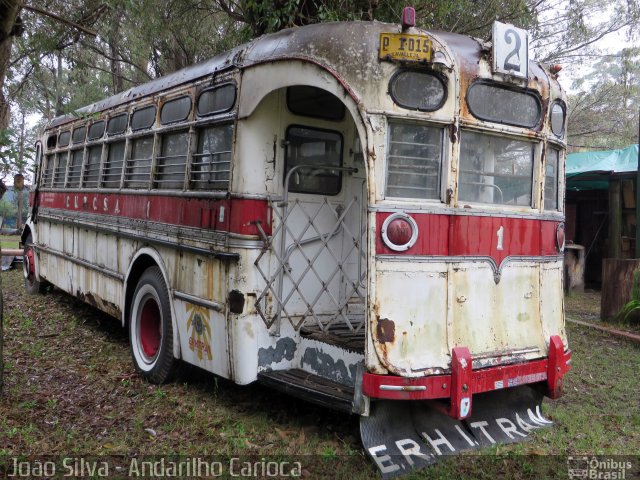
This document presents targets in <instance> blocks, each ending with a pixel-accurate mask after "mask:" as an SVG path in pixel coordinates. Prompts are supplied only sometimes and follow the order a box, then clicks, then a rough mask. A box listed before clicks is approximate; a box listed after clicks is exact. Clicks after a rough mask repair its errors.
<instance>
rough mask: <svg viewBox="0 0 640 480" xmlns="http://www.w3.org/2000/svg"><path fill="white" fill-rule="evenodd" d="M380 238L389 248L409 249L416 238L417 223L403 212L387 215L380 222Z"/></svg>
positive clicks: (399, 250)
mask: <svg viewBox="0 0 640 480" xmlns="http://www.w3.org/2000/svg"><path fill="white" fill-rule="evenodd" d="M381 233H382V240H383V241H384V244H385V245H386V246H387V247H389V248H390V249H391V250H394V251H396V252H404V251H406V250H409V249H410V248H411V247H413V245H414V244H415V243H416V240H417V239H418V224H417V223H416V221H415V220H414V219H413V218H411V217H410V216H409V215H407V214H405V213H394V214H391V215H389V216H388V217H387V218H386V219H385V221H384V222H383V223H382V230H381Z"/></svg>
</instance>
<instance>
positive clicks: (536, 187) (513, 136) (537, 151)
mask: <svg viewBox="0 0 640 480" xmlns="http://www.w3.org/2000/svg"><path fill="white" fill-rule="evenodd" d="M464 132H470V133H475V134H480V135H490V136H494V137H498V138H502V139H507V140H510V141H514V140H515V141H521V142H526V143H530V144H531V145H532V147H533V158H532V162H531V163H532V173H531V199H530V201H529V204H528V205H512V204H507V203H488V202H479V201H471V200H460V185H461V184H462V182H461V180H460V176H461V170H462V155H461V151H462V136H463V133H464ZM505 133H506V134H507V135H505ZM457 143H458V146H457V149H458V165H457V186H456V203H457V206H458V207H459V208H466V205H469V206H471V205H473V206H474V207H475V206H477V207H478V208H479V209H487V210H502V211H505V210H507V211H512V210H515V211H522V210H525V209H526V210H527V211H528V212H532V213H533V212H535V211H536V210H537V209H540V210H544V209H543V208H542V207H543V205H540V206H538V202H539V201H540V199H541V198H542V197H541V194H540V175H541V158H542V149H543V148H544V147H543V143H544V142H543V138H541V137H540V136H536V137H529V136H527V135H524V134H521V133H515V132H511V131H510V132H504V131H501V130H495V129H487V128H484V129H482V128H477V127H474V126H471V125H461V126H460V130H459V134H458V142H457ZM542 175H544V172H542Z"/></svg>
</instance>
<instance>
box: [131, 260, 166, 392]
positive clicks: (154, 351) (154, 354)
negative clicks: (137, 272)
mask: <svg viewBox="0 0 640 480" xmlns="http://www.w3.org/2000/svg"><path fill="white" fill-rule="evenodd" d="M129 311H130V314H129V340H130V347H131V357H132V358H133V364H134V365H135V367H136V370H137V371H138V372H140V374H142V376H143V377H145V378H146V379H147V380H148V381H149V382H151V383H158V384H159V383H165V382H168V381H169V380H171V378H172V377H173V374H174V371H175V367H176V360H175V359H174V357H173V326H172V323H171V304H170V302H169V290H168V288H167V283H166V282H165V280H164V277H163V276H162V272H161V271H160V269H159V268H158V267H149V268H147V269H146V270H145V271H144V273H143V274H142V276H141V277H140V280H139V281H138V285H137V286H136V290H135V292H134V294H133V297H132V299H131V308H130V309H129Z"/></svg>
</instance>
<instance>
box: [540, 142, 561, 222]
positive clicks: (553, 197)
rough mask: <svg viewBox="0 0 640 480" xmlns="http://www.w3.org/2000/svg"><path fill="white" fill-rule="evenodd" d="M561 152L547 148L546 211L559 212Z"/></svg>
mask: <svg viewBox="0 0 640 480" xmlns="http://www.w3.org/2000/svg"><path fill="white" fill-rule="evenodd" d="M559 164H560V150H558V149H557V148H552V147H547V161H546V165H545V167H544V209H545V210H558V203H559V202H558V165H559Z"/></svg>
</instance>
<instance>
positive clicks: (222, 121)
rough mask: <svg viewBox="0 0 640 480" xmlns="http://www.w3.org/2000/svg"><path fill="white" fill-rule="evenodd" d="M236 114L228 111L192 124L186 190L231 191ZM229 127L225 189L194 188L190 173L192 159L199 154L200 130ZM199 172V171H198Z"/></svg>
mask: <svg viewBox="0 0 640 480" xmlns="http://www.w3.org/2000/svg"><path fill="white" fill-rule="evenodd" d="M237 120H238V119H237V115H235V113H234V115H229V114H228V112H227V113H225V116H224V117H221V118H216V119H214V118H207V121H206V122H197V123H195V124H194V125H193V129H194V134H195V135H194V137H195V138H192V142H193V145H191V147H190V150H189V159H188V165H187V166H188V172H187V177H188V178H187V191H188V192H194V193H203V194H216V193H217V194H220V193H225V194H226V193H228V192H230V191H231V182H232V180H233V166H234V153H235V147H236V144H235V138H236V133H237V129H238V122H237ZM228 126H230V127H231V130H232V133H231V154H230V159H229V178H228V179H227V186H226V188H225V189H211V190H207V189H199V188H194V187H193V186H192V183H193V181H192V175H193V159H194V157H195V156H196V155H201V154H200V153H198V146H199V144H200V132H201V131H202V130H206V129H208V128H217V127H228ZM198 173H199V172H198Z"/></svg>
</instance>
